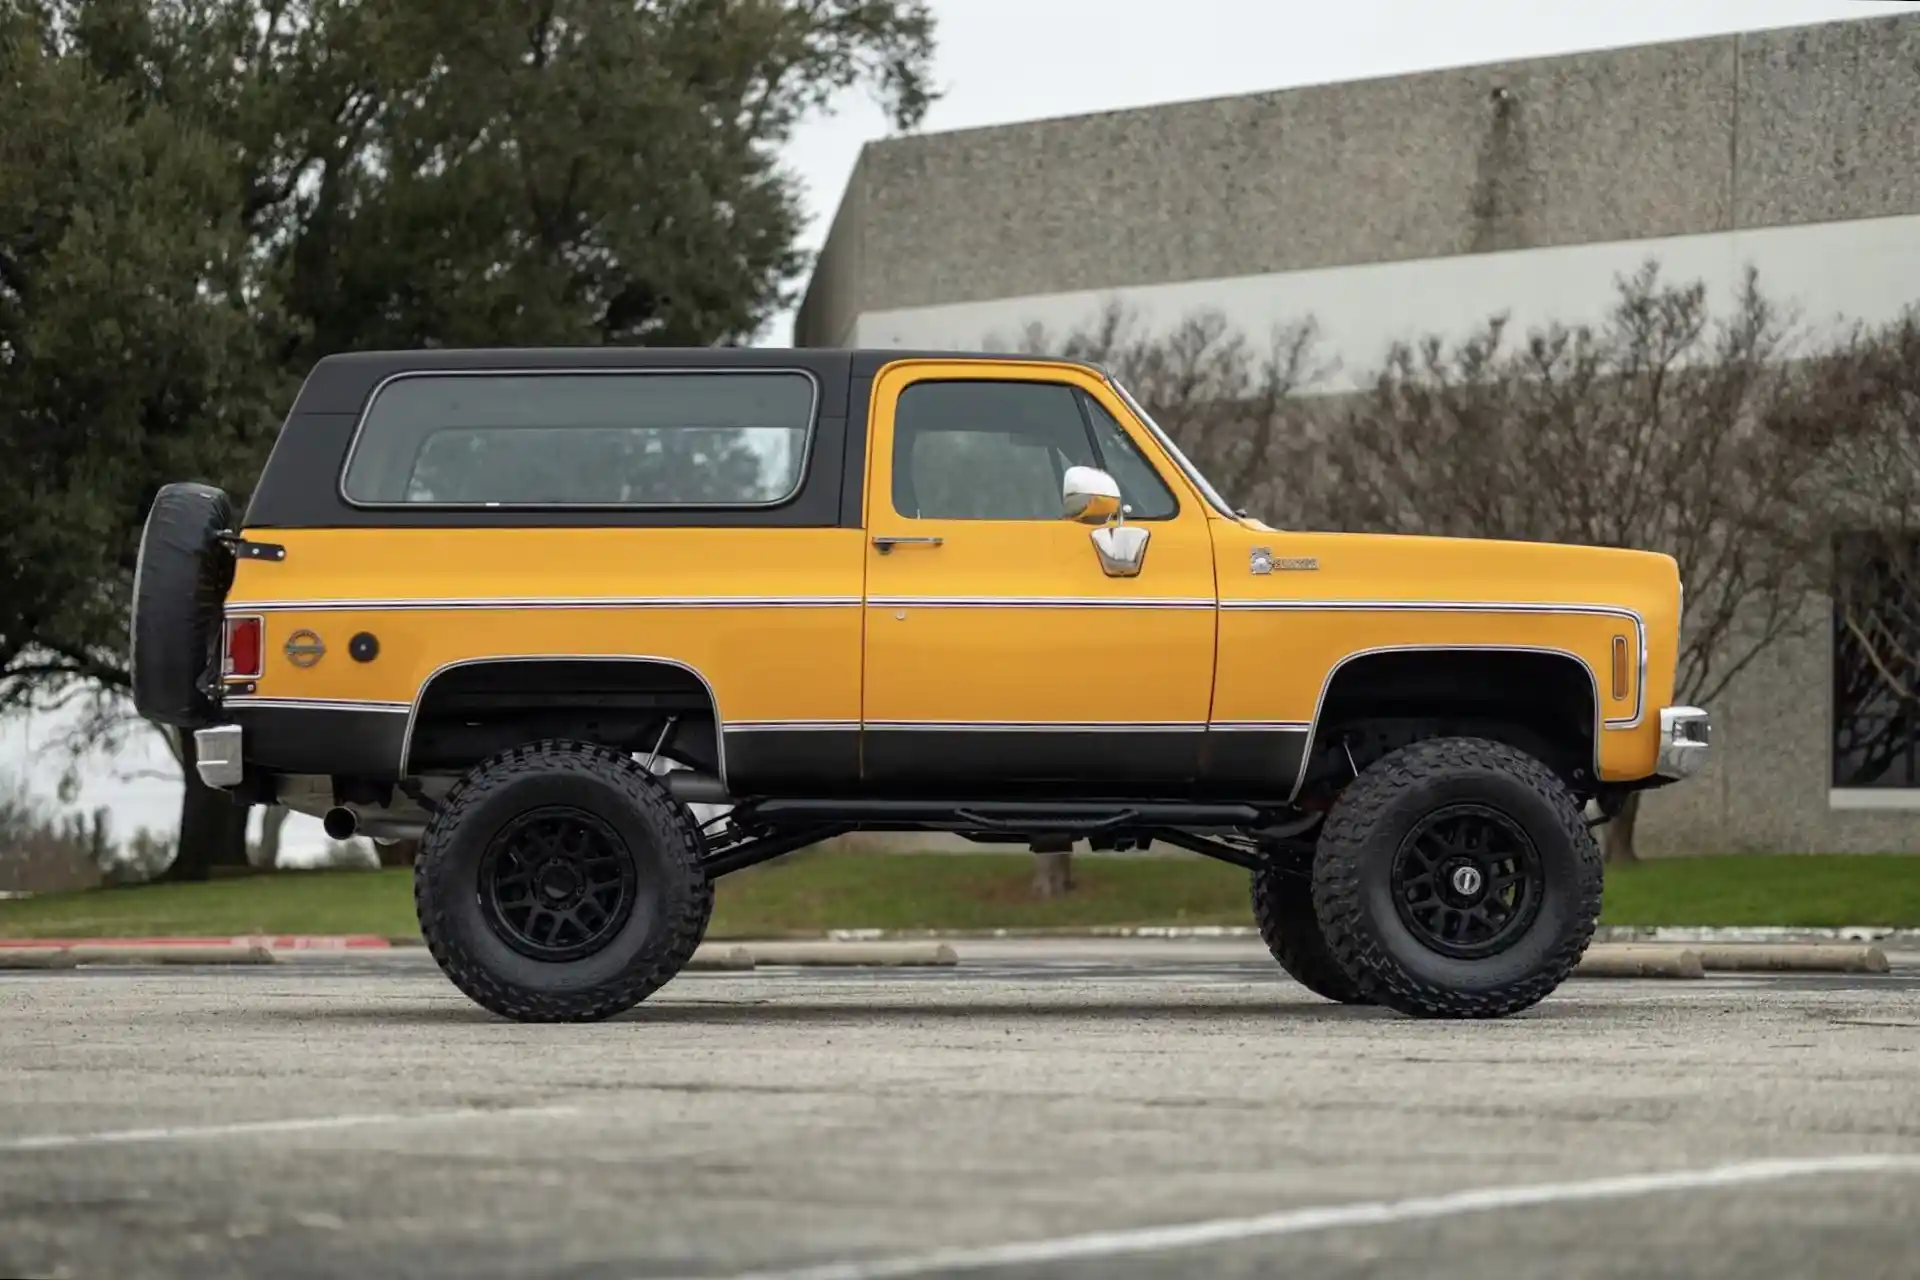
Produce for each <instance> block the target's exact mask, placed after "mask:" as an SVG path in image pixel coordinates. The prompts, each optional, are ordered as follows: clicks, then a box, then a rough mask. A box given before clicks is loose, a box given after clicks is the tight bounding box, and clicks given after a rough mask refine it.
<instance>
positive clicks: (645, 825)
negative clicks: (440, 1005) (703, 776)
mask: <svg viewBox="0 0 1920 1280" xmlns="http://www.w3.org/2000/svg"><path fill="white" fill-rule="evenodd" d="M703 847H704V846H703V843H702V841H701V838H700V833H699V830H698V828H697V827H695V825H694V823H693V819H692V816H691V815H690V814H688V812H687V809H686V806H685V805H682V804H681V803H679V802H678V801H676V800H675V799H673V798H672V797H671V796H669V795H668V794H667V792H666V789H665V788H664V787H663V786H662V785H661V784H660V782H659V780H658V779H656V778H655V777H654V776H653V775H652V774H650V773H649V772H648V771H647V770H646V769H644V768H642V767H641V766H640V765H639V764H638V763H637V762H636V761H635V760H634V759H633V758H632V757H631V756H628V755H625V754H622V753H621V752H618V751H614V750H612V749H611V748H608V747H601V746H595V745H590V744H586V743H577V742H541V743H535V744H531V745H528V746H524V747H516V748H514V749H513V750H511V751H505V752H502V753H500V754H499V755H496V756H494V757H493V758H492V759H489V760H486V761H484V762H482V763H481V764H480V765H479V766H477V767H476V768H475V769H474V770H473V771H472V772H470V773H468V774H467V775H466V777H464V778H462V779H461V780H460V781H459V782H458V783H457V784H456V785H455V786H454V788H453V790H451V791H449V792H448V793H447V797H446V799H445V800H444V801H443V802H442V803H441V805H440V808H439V809H438V811H437V812H436V813H435V814H434V816H433V820H432V821H431V822H429V823H428V824H427V830H426V834H425V835H424V836H423V837H422V839H421V842H420V852H419V855H418V857H417V858H416V859H415V861H414V866H413V876H414V878H413V897H414V907H415V909H416V911H417V912H418V914H419V918H420V932H421V933H422V935H423V936H424V937H425V938H426V942H427V947H428V949H429V950H430V951H431V952H432V953H433V958H434V960H435V961H437V962H438V963H439V965H440V968H441V970H442V972H444V973H445V974H446V975H447V977H448V978H450V979H451V980H452V981H453V984H454V985H455V986H457V987H458V988H460V990H461V991H463V992H465V993H466V994H467V996H468V997H469V998H471V999H472V1000H473V1001H474V1002H475V1003H476V1004H479V1005H480V1006H482V1007H483V1008H486V1009H489V1010H491V1011H492V1012H494V1013H497V1014H500V1015H502V1016H503V1017H508V1018H513V1019H515V1020H517V1021H520V1022H589V1021H594V1020H596V1019H600V1018H606V1017H609V1016H611V1015H613V1014H616V1013H620V1012H623V1011H624V1010H627V1009H630V1008H632V1007H633V1006H634V1005H636V1004H638V1003H640V1001H642V1000H644V999H646V997H647V996H649V995H651V994H653V993H654V992H655V991H657V990H659V989H660V988H661V987H662V986H664V985H666V983H667V982H668V981H669V980H670V979H672V978H673V976H674V975H675V974H677V973H679V972H680V970H681V969H682V968H684V967H685V966H686V964H687V961H688V960H690V959H691V958H692V957H693V952H694V949H695V948H696V947H697V946H699V944H700V940H701V938H702V936H703V935H704V934H705V933H706V928H707V921H708V919H709V918H710V917H711V915H712V913H713V888H712V885H711V883H710V882H709V881H708V879H707V874H706V870H705V868H703V867H702V866H701V862H700V858H701V851H702V849H703Z"/></svg>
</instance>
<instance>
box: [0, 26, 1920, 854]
mask: <svg viewBox="0 0 1920 1280" xmlns="http://www.w3.org/2000/svg"><path fill="white" fill-rule="evenodd" d="M1910 7H1911V5H1908V4H1904V3H1884V2H1875V0H1602V2H1599V3H1578V2H1577V0H1335V2H1334V3H1320V2H1318V0H935V4H934V9H935V11H936V12H937V14H938V16H939V23H940V28H939V32H938V41H939V53H938V59H937V62H936V67H935V74H936V79H937V82H938V84H939V86H940V87H941V89H942V90H943V91H944V93H945V96H944V98H943V99H942V100H941V101H940V102H938V103H936V104H935V105H934V107H933V110H932V112H931V113H930V114H929V116H928V118H927V121H926V125H925V127H926V129H928V130H946V129H961V128H974V127H978V126H981V125H992V124H1006V123H1011V122H1015V121H1020V120H1031V119H1035V118H1038V117H1043V116H1057V115H1072V114H1079V113H1083V112H1090V111H1108V110H1114V109H1117V108H1124V107H1136V106H1146V105H1150V104H1152V103H1158V102H1169V101H1178V100H1182V99H1193V98H1206V97H1216V96H1223V95H1230V94H1237V93H1250V92H1255V91H1259V90H1265V89H1278V88H1287V87H1292V86H1296V85H1303V84H1317V83H1326V82H1329V81H1339V80H1353V79H1361V78H1365V77H1370V76H1384V75H1396V74H1401V73H1405V72H1410V71H1420V70H1431V69H1433V68H1436V67H1446V66H1462V65H1469V64H1472V63H1479V62H1499V61H1504V60H1507V59H1512V58H1524V57H1537V56H1542V55H1551V54H1559V53H1571V52H1575V51H1578V50H1582V49H1594V48H1602V47H1609V46H1618V45H1626V44H1645V43H1650V42H1655V41H1663V40H1676V39H1685V38H1689V37H1695V36H1703V35H1711V34H1717V33H1724V32H1729V31H1740V30H1756V29H1760V28H1764V27H1780V26H1792V25H1796V24H1800V23H1809V22H1823V21H1830V20H1833V19H1836V18H1848V17H1867V16H1872V15H1876V14H1883V13H1894V12H1899V11H1901V10H1903V9H1907V8H1910ZM886 132H887V124H886V119H885V117H884V116H883V114H882V113H881V112H880V110H879V109H878V108H877V107H875V106H873V105H871V104H870V103H868V102H866V101H864V100H861V99H860V98H858V97H850V98H848V99H847V100H845V101H843V102H842V103H841V104H840V105H839V109H838V110H837V111H836V113H835V114H834V115H833V116H832V117H831V118H827V119H821V120H816V121H813V122H810V123H809V124H807V125H806V126H805V127H804V128H802V129H801V131H800V133H799V135H798V137H797V138H796V139H795V141H794V145H793V147H792V149H791V151H790V153H789V157H788V158H789V163H790V164H791V165H792V166H793V168H794V170H795V171H796V172H797V173H798V174H799V175H800V177H801V178H802V180H803V181H804V182H805V184H806V189H807V193H808V200H809V208H810V212H811V215H812V224H811V227H810V229H809V233H808V238H807V243H808V247H809V248H813V247H817V245H818V243H819V240H820V238H821V237H822V236H823V235H824V234H825V231H826V227H827V224H828V222H829V220H830V219H831V217H832V215H833V210H834V208H835V207H836V206H837V205H838V203H839V200H840V194H841V192H842V190H843V189H844V188H845V186H846V182H847V177H848V175H849V174H850V173H851V172H852V170H853V164H854V161H855V159H856V158H858V156H859V154H860V147H861V144H862V143H864V142H866V141H867V140H869V139H872V138H877V137H881V136H884V135H885V133H886ZM791 340H792V318H791V316H785V315H783V316H780V317H778V318H777V319H776V320H775V321H774V322H773V323H771V324H770V325H769V326H768V328H767V329H766V331H765V333H764V335H763V341H767V342H770V343H774V344H779V345H784V344H786V343H788V342H790V341H791ZM60 729H61V726H60V724H59V723H57V722H50V721H49V718H47V717H40V718H38V719H36V720H34V721H32V722H23V721H22V720H19V719H16V720H13V721H11V722H8V723H5V724H0V774H11V775H12V779H9V780H17V779H18V778H20V777H21V776H22V775H24V776H26V777H27V778H29V779H30V783H29V785H30V786H31V788H32V789H33V790H34V791H36V792H39V793H40V794H41V795H42V796H43V797H46V798H49V799H50V798H51V797H52V794H53V791H54V788H55V785H56V783H57V781H58V777H59V772H60V766H61V763H62V760H61V758H60V757H59V756H58V754H57V753H55V752H49V751H47V750H46V749H45V748H46V745H47V744H48V743H49V742H51V741H53V740H55V739H56V737H57V735H58V734H59V732H60ZM167 766H168V761H167V759H166V756H165V754H164V752H163V751H162V750H161V749H160V748H159V746H158V742H157V739H149V738H147V737H145V736H142V737H140V738H139V740H138V741H137V742H136V743H135V745H134V746H133V748H132V749H131V750H129V751H128V752H127V753H125V754H124V755H123V756H121V757H120V758H118V759H117V760H113V761H106V760H101V761H96V762H94V763H93V764H92V766H91V767H89V768H88V769H87V770H86V774H85V782H84V786H83V790H82V793H81V795H80V796H79V798H78V805H77V806H76V807H81V808H91V807H92V806H94V805H102V804H104V805H107V806H109V807H110V808H111V809H112V810H113V816H114V822H115V826H116V829H117V831H118V832H119V833H120V834H121V835H122V836H124V835H126V834H127V833H130V832H131V831H132V830H134V829H135V828H137V827H139V826H143V825H144V826H149V827H152V828H155V829H158V830H163V831H164V830H170V829H171V827H172V825H173V822H174V818H175V816H176V813H177V806H178V804H179V786H178V784H177V783H174V782H169V781H166V780H165V777H164V774H165V771H166V769H167ZM143 774H144V775H145V776H141V775H143ZM286 834H287V839H288V843H289V846H290V849H300V848H304V849H309V850H311V849H318V848H319V847H320V846H321V845H322V843H323V840H324V838H323V837H322V836H321V833H320V830H319V824H318V823H317V822H315V821H313V820H312V819H299V818H296V819H295V820H293V821H292V822H290V823H289V824H288V828H287V833H286Z"/></svg>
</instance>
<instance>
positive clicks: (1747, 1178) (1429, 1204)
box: [734, 1155, 1920, 1280]
mask: <svg viewBox="0 0 1920 1280" xmlns="http://www.w3.org/2000/svg"><path fill="white" fill-rule="evenodd" d="M1861 1173H1891V1174H1920V1155H1858V1156H1812V1157H1807V1158H1804V1159H1788V1160H1747V1161H1742V1162H1740V1163H1737V1164H1723V1165H1718V1166H1715V1167H1714V1168H1711V1169H1679V1170H1674V1171H1672V1172H1669V1173H1647V1174H1634V1175H1628V1176H1625V1177H1613V1178H1590V1179H1586V1180H1583V1181H1580V1182H1549V1183H1543V1184H1540V1185H1537V1186H1520V1187H1489V1188H1486V1189H1484V1190H1480V1191H1460V1192H1455V1193H1453V1194H1451V1195H1443V1196H1418V1197H1414V1198H1412V1199H1407V1200H1370V1201H1363V1202H1361V1203H1358V1204H1344V1205H1328V1206H1325V1207H1322V1208H1313V1209H1289V1210H1286V1211H1284V1212H1280V1213H1269V1214H1262V1215H1261V1216H1259V1217H1255V1218H1219V1219H1215V1220H1213V1221H1210V1222H1190V1223H1184V1224H1181V1225H1178V1226H1165V1227H1142V1228H1140V1229H1138V1230H1132V1231H1104V1232H1097V1233H1094V1234H1092V1235H1082V1236H1062V1237H1059V1238H1056V1239H1053V1240H1029V1241H1024V1242H1021V1243H1016V1244H1003V1245H989V1246H987V1247H985V1248H978V1249H947V1250H942V1251H940V1252H937V1253H924V1254H917V1255H908V1256H905V1257H895V1258H881V1259H876V1260H874V1261H871V1262H833V1263H827V1264H826V1265H824V1266H812V1267H801V1268H799V1269H797V1270H791V1271H761V1272H751V1273H748V1274H745V1275H741V1276H736V1277H734V1280H893V1278H894V1277H899V1276H920V1275H926V1274H928V1273H930V1272H936V1271H987V1270H992V1269H994V1268H996V1267H1024V1266H1033V1265H1035V1264H1039V1263H1049V1262H1068V1261H1073V1260H1076V1259H1084V1258H1112V1257H1119V1256H1121V1255H1125V1254H1140V1253H1163V1252H1166V1251H1168V1250H1173V1249H1192V1248H1198V1247H1201V1246H1204V1245H1213V1244H1228V1243H1232V1242H1234V1241H1239V1240H1252V1239H1256V1238H1270V1237H1273V1236H1292V1235H1302V1234H1305V1233H1307V1232H1312V1231H1327V1230H1332V1229H1334V1228H1337V1227H1373V1226H1390V1225H1392V1224H1394V1223H1400V1222H1418V1221H1422V1220H1424V1219H1431V1218H1447V1217H1453V1216H1455V1215H1458V1214H1468V1213H1491V1212H1494V1211H1496V1210H1500V1209H1519V1208H1525V1207H1528V1206H1532V1205H1545V1204H1576V1203H1579V1202H1582V1201H1592V1200H1626V1199H1632V1198H1634V1197H1637V1196H1652V1195H1659V1194H1661V1193H1662V1192H1668V1191H1711V1190H1715V1189H1719V1188H1725V1187H1743V1186H1751V1185H1753V1184H1755V1183H1765V1182H1780V1181H1783V1180H1785V1179H1789V1178H1814V1177H1820V1176H1822V1175H1837V1174H1861Z"/></svg>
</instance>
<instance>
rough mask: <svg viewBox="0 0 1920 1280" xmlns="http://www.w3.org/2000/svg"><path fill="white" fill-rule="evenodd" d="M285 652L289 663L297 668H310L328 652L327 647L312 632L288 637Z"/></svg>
mask: <svg viewBox="0 0 1920 1280" xmlns="http://www.w3.org/2000/svg"><path fill="white" fill-rule="evenodd" d="M283 652H285V653H286V655H287V661H288V662H291V663H292V664H293V665H294V666H296V667H310V666H312V665H313V664H314V663H316V662H318V661H320V659H321V658H322V657H323V656H325V654H326V652H327V646H325V645H324V644H321V643H320V637H319V636H317V635H315V634H314V633H313V632H311V631H296V632H294V633H293V634H292V635H290V636H288V637H287V643H286V647H285V649H284V650H283Z"/></svg>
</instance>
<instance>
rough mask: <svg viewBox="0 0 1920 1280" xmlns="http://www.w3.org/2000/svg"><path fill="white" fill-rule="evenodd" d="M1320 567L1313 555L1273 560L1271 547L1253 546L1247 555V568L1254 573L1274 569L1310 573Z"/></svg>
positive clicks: (1284, 571)
mask: <svg viewBox="0 0 1920 1280" xmlns="http://www.w3.org/2000/svg"><path fill="white" fill-rule="evenodd" d="M1319 568H1320V561H1319V559H1318V558H1317V557H1314V556H1295V557H1293V558H1291V559H1280V560H1275V559H1274V558H1273V548H1271V547H1255V548H1254V549H1253V553H1252V554H1251V555H1250V556H1248V557H1247V569H1248V571H1249V572H1251V573H1255V574H1262V575H1264V574H1269V573H1272V572H1273V571H1274V570H1275V569H1278V570H1280V571H1281V572H1282V573H1301V572H1305V573H1312V572H1314V571H1316V570H1318V569H1319Z"/></svg>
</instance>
